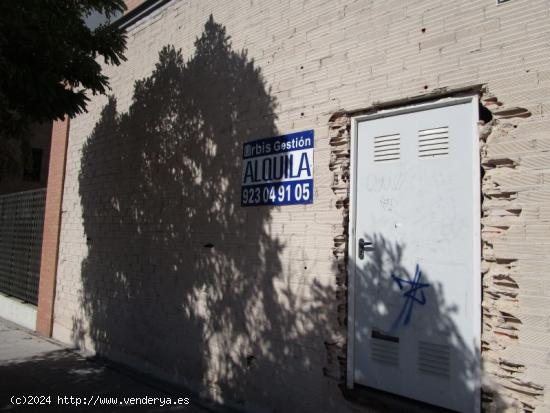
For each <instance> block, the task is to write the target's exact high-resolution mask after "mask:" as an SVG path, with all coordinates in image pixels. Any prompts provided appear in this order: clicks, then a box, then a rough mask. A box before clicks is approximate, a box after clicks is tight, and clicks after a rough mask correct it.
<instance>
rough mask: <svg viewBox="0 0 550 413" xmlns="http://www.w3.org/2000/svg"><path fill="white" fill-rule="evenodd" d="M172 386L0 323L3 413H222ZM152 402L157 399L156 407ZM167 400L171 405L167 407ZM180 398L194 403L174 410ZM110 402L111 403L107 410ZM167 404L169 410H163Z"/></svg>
mask: <svg viewBox="0 0 550 413" xmlns="http://www.w3.org/2000/svg"><path fill="white" fill-rule="evenodd" d="M168 387H169V386H163V385H162V384H161V383H160V382H158V381H155V380H154V379H151V378H148V377H146V376H142V375H140V374H138V373H135V372H132V371H131V370H127V369H124V368H120V367H118V366H116V365H111V364H110V363H105V362H101V361H98V360H94V359H93V358H87V357H85V356H83V355H82V354H80V353H78V352H77V351H75V350H72V349H69V348H67V347H65V346H64V345H62V344H61V343H58V342H56V341H54V340H50V339H45V338H43V337H40V336H38V335H36V334H35V333H34V332H31V331H29V330H27V329H25V328H23V327H19V326H18V325H16V324H13V323H11V322H9V321H6V320H4V319H1V318H0V411H10V412H11V411H14V412H31V411H32V412H34V411H36V412H40V411H56V412H58V411H67V412H81V411H87V412H92V411H93V412H95V411H99V412H120V411H124V412H186V413H204V412H221V411H222V409H220V408H219V407H217V406H213V405H208V404H206V403H204V402H202V401H200V400H198V399H197V398H196V397H194V396H193V395H191V393H185V391H184V390H174V389H168ZM29 396H33V397H31V398H29ZM36 396H38V397H36ZM47 396H50V397H49V398H48V397H47ZM65 396H66V397H65ZM71 396H72V397H73V399H72V400H71V399H70V397H71ZM124 397H126V398H131V397H133V398H140V400H139V401H138V400H134V401H132V402H133V404H134V405H126V402H128V401H129V400H128V399H126V400H125V399H123V398H124ZM145 397H149V398H151V399H149V400H146V399H145ZM77 398H79V399H77ZM113 398H116V399H113ZM152 398H157V399H156V400H154V404H153V399H152ZM168 398H170V400H171V402H172V404H171V405H168V403H167V399H168ZM178 398H181V399H182V400H179V402H181V403H183V402H184V400H183V399H184V398H189V404H187V405H185V404H181V405H174V404H173V403H174V402H176V401H178ZM29 402H34V403H35V404H29ZM107 402H108V403H110V404H109V405H105V403H107ZM163 402H164V403H165V405H164V406H161V404H162V403H163ZM36 403H38V404H36ZM77 403H79V404H80V405H78V406H77V405H76V404H77ZM140 403H141V404H140ZM143 403H148V405H144V404H143ZM88 404H89V406H88ZM227 411H229V410H227Z"/></svg>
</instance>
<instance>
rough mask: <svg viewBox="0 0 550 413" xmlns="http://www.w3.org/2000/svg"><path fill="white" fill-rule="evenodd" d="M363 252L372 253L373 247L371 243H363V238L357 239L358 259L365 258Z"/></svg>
mask: <svg viewBox="0 0 550 413" xmlns="http://www.w3.org/2000/svg"><path fill="white" fill-rule="evenodd" d="M365 251H374V245H373V243H372V242H368V241H365V240H364V239H363V238H359V259H360V260H362V259H363V258H365Z"/></svg>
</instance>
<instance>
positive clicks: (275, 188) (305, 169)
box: [241, 130, 313, 206]
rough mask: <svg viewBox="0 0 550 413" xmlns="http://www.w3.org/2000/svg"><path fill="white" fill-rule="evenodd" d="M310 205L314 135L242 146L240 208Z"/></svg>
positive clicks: (298, 135)
mask: <svg viewBox="0 0 550 413" xmlns="http://www.w3.org/2000/svg"><path fill="white" fill-rule="evenodd" d="M311 203H313V131H312V130H307V131H303V132H296V133H291V134H289V135H281V136H276V137H274V138H267V139H260V140H257V141H252V142H247V143H245V144H244V145H243V175H242V187H241V205H242V206H258V205H293V204H311Z"/></svg>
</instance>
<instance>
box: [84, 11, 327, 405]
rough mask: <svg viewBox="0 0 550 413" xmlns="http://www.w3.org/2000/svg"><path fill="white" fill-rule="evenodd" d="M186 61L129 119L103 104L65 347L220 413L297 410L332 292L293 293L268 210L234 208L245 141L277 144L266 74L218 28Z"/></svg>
mask: <svg viewBox="0 0 550 413" xmlns="http://www.w3.org/2000/svg"><path fill="white" fill-rule="evenodd" d="M195 47H196V50H195V53H194V55H193V56H192V57H191V59H190V60H189V61H187V62H184V60H183V57H182V56H181V54H180V52H179V51H176V50H175V49H174V47H172V46H168V47H164V48H163V49H162V50H161V52H160V53H159V62H158V63H157V64H156V67H155V69H154V71H153V72H152V74H151V76H149V77H147V78H145V79H143V80H141V81H138V82H136V84H135V87H134V94H133V100H132V103H131V105H130V107H129V110H128V112H126V113H119V112H118V111H117V105H116V100H115V99H114V98H111V99H109V102H108V104H107V105H106V106H105V107H104V109H103V111H102V113H101V119H100V120H99V121H98V122H97V124H96V125H95V128H94V130H93V132H92V134H91V135H90V136H89V137H88V139H87V141H86V143H85V145H84V147H83V150H82V166H81V171H80V176H79V191H80V198H81V203H82V208H83V213H82V215H83V220H84V229H85V233H86V237H87V242H88V256H87V258H86V259H85V260H84V261H83V264H82V282H83V291H82V307H83V309H84V317H83V318H82V319H79V318H75V319H74V325H73V339H74V341H75V342H76V343H79V344H80V345H84V340H85V337H86V336H88V337H89V338H90V339H91V341H92V342H93V346H94V348H95V350H96V351H97V352H98V353H99V354H101V355H103V356H106V357H109V358H112V359H115V360H118V361H123V362H128V363H131V364H134V365H139V367H140V368H142V369H147V370H150V371H153V372H155V373H157V374H159V373H160V374H162V375H163V376H165V377H168V378H170V379H171V380H176V381H179V382H180V383H182V384H184V385H186V386H189V387H191V388H192V389H196V390H199V391H203V392H204V393H205V394H207V395H208V396H209V397H214V398H216V399H218V400H233V401H237V402H240V403H243V404H244V403H245V401H246V403H248V402H249V401H252V402H254V403H258V404H264V405H265V404H272V405H277V403H279V405H280V406H284V404H285V403H288V404H294V405H296V406H298V405H300V404H302V405H303V400H300V398H301V396H300V394H299V393H300V392H295V391H294V392H291V391H290V389H289V386H290V385H291V384H292V383H297V382H300V380H302V382H303V383H304V388H307V387H308V386H309V385H310V384H309V383H308V382H307V381H308V380H310V379H311V377H312V376H314V377H319V380H322V378H323V377H322V368H323V367H324V359H325V354H324V340H325V339H326V337H327V336H329V335H330V334H331V331H330V329H331V328H330V327H329V325H330V323H331V321H332V319H335V318H336V317H335V314H336V310H335V305H336V304H335V300H334V291H333V290H331V289H327V288H325V287H322V286H321V285H320V284H318V283H316V282H309V283H307V285H306V283H305V282H304V283H303V284H292V283H290V282H289V280H288V278H286V277H284V276H283V264H282V259H281V257H282V256H283V255H284V256H285V257H286V259H285V262H287V263H290V264H288V265H289V266H292V265H294V264H292V262H298V261H299V257H294V256H293V255H292V254H293V253H294V252H293V251H292V248H291V247H292V245H284V244H283V243H282V242H281V241H279V240H278V237H277V234H279V233H280V227H279V226H277V227H272V218H271V213H272V209H273V208H271V207H260V208H242V207H241V206H240V182H241V157H242V144H243V142H245V141H247V140H251V139H254V138H261V137H268V136H274V135H276V134H277V129H276V127H275V123H274V122H275V119H276V115H275V107H276V101H275V99H274V98H273V97H272V96H271V95H270V92H269V90H266V85H265V82H264V80H263V78H262V74H261V72H260V70H259V69H258V68H256V67H255V66H254V62H253V61H252V60H249V58H248V57H247V54H246V52H235V51H233V50H232V48H231V45H230V42H229V38H228V37H227V36H226V33H225V28H224V27H223V26H221V25H219V24H217V23H216V22H214V20H213V19H212V17H211V18H210V20H209V21H208V22H207V23H206V25H205V28H204V32H203V33H202V35H201V37H200V38H197V40H196V42H195ZM293 260H294V261H293ZM285 270H287V271H286V272H287V273H289V272H290V271H288V270H292V268H290V267H289V268H288V269H287V268H285ZM293 271H294V272H293V273H294V275H295V276H296V279H299V278H300V277H301V278H304V277H308V276H309V273H308V271H310V270H307V269H306V268H305V267H304V265H303V264H301V266H300V269H299V270H293ZM298 272H301V273H300V274H299V277H298V276H297V273H298ZM312 370H313V371H315V373H314V374H313V375H312V374H311V371H312ZM266 372H268V373H266ZM289 377H292V379H291V380H290V381H289ZM311 386H314V387H316V388H318V383H315V384H311ZM281 403H282V404H281ZM311 407H312V406H310V408H311ZM304 408H307V406H304Z"/></svg>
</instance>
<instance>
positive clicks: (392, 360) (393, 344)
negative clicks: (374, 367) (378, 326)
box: [371, 331, 399, 366]
mask: <svg viewBox="0 0 550 413" xmlns="http://www.w3.org/2000/svg"><path fill="white" fill-rule="evenodd" d="M371 338H372V339H371V359H372V360H373V361H375V362H378V363H382V364H387V365H390V366H397V365H399V339H397V338H396V337H391V336H386V335H384V334H380V333H379V332H377V331H373V333H372V336H371Z"/></svg>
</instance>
